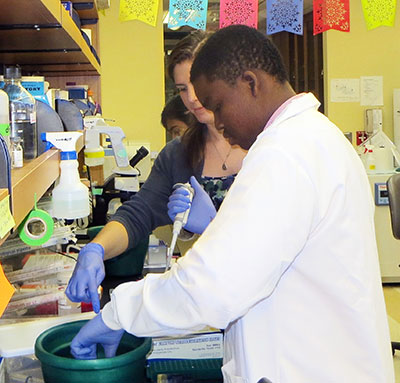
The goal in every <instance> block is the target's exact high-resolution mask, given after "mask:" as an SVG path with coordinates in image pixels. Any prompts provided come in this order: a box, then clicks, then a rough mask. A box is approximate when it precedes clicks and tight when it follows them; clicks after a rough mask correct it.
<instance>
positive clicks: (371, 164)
mask: <svg viewBox="0 0 400 383" xmlns="http://www.w3.org/2000/svg"><path fill="white" fill-rule="evenodd" d="M365 168H366V170H367V173H368V174H374V173H376V158H375V154H374V150H373V149H372V148H368V152H367V153H366V157H365Z"/></svg>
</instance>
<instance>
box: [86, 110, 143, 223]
mask: <svg viewBox="0 0 400 383" xmlns="http://www.w3.org/2000/svg"><path fill="white" fill-rule="evenodd" d="M84 124H85V149H84V154H85V164H86V165H87V166H88V167H89V171H90V172H91V171H92V170H91V168H92V169H93V168H94V167H95V166H103V164H104V155H105V151H104V148H103V146H102V145H101V143H100V137H101V134H104V135H106V136H108V139H109V141H110V143H111V148H110V150H111V151H112V154H113V157H114V159H115V164H116V167H114V168H113V169H112V172H111V174H110V175H109V177H107V178H106V179H105V180H104V181H103V179H100V180H99V179H95V177H92V176H90V178H91V183H92V185H94V186H96V187H99V188H100V187H101V189H102V193H101V194H100V195H96V204H95V208H94V210H93V224H94V225H95V226H100V225H104V224H105V223H106V217H107V216H110V215H112V214H113V213H114V212H115V210H116V209H115V208H114V207H118V206H119V205H120V204H121V203H122V202H124V201H126V200H128V199H129V198H130V197H131V196H132V194H134V193H136V192H138V191H139V174H140V173H139V171H138V170H137V169H136V168H135V166H136V165H137V163H138V162H139V161H141V160H142V159H143V158H144V157H146V156H147V154H148V153H149V152H148V150H147V149H146V148H144V147H141V148H139V149H138V150H137V152H136V155H135V156H134V157H133V158H132V159H131V160H129V158H128V153H127V151H126V149H125V145H124V143H123V139H124V138H125V134H124V132H123V130H122V129H121V128H120V127H118V126H110V125H108V124H107V123H106V122H105V120H104V118H102V117H99V116H88V117H85V119H84ZM102 170H103V169H102ZM100 178H102V177H100ZM111 201H113V202H112V203H111Z"/></svg>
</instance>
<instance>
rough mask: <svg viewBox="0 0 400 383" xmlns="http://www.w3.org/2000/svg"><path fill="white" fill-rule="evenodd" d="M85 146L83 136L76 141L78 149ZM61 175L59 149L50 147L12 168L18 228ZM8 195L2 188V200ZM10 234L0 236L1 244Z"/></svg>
mask: <svg viewBox="0 0 400 383" xmlns="http://www.w3.org/2000/svg"><path fill="white" fill-rule="evenodd" d="M82 148H83V136H81V137H80V138H79V139H78V141H77V143H76V150H77V151H78V152H79V151H81V150H82ZM59 175H60V155H59V150H58V149H50V150H47V151H46V152H44V153H43V154H41V155H40V156H39V157H38V158H35V159H34V160H32V161H29V162H25V163H24V166H23V167H22V168H19V169H12V171H11V183H12V206H13V211H12V213H13V217H14V221H15V227H14V229H16V228H17V227H18V226H19V224H20V223H21V222H22V221H23V220H24V218H25V217H26V216H27V215H28V213H29V212H30V211H31V210H32V208H33V206H34V205H35V194H36V200H37V201H39V199H40V198H41V197H42V196H43V195H44V193H46V191H47V190H48V189H49V188H50V186H51V185H52V184H53V182H54V181H55V180H56V179H57V178H58V176H59ZM7 196H8V190H7V189H0V200H2V199H4V198H6V197H7ZM7 237H8V235H6V236H5V237H4V238H0V245H1V244H2V243H3V242H4V241H5V240H6V239H7Z"/></svg>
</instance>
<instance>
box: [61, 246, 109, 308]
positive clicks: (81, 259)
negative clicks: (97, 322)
mask: <svg viewBox="0 0 400 383" xmlns="http://www.w3.org/2000/svg"><path fill="white" fill-rule="evenodd" d="M103 259H104V249H103V246H101V245H99V244H98V243H93V242H91V243H88V244H87V245H86V246H85V247H84V248H83V249H82V250H81V251H80V252H79V255H78V261H77V263H76V265H75V269H74V272H73V274H72V277H71V279H70V280H69V283H68V287H67V290H66V291H65V294H66V295H67V297H68V299H69V300H70V301H72V302H86V303H89V302H92V305H93V310H94V312H96V313H98V312H100V299H99V294H98V292H97V288H98V287H99V286H100V283H101V282H102V281H103V279H104V276H105V271H104V262H103Z"/></svg>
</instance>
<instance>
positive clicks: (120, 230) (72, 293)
mask: <svg viewBox="0 0 400 383" xmlns="http://www.w3.org/2000/svg"><path fill="white" fill-rule="evenodd" d="M207 37H208V34H207V33H205V32H203V31H195V32H193V33H191V34H189V35H187V36H186V37H185V38H183V39H182V40H181V41H180V42H179V43H178V44H177V45H176V47H175V48H174V49H173V51H172V53H171V55H170V58H169V65H168V73H169V75H170V76H171V78H172V79H173V80H174V83H175V86H176V87H177V89H178V91H179V94H180V97H181V98H182V101H183V103H184V104H185V106H186V108H187V109H188V110H189V112H191V113H192V114H193V115H194V116H195V117H196V119H197V122H196V123H195V124H192V126H190V127H189V129H188V130H187V131H186V132H185V134H184V135H183V136H182V137H181V138H176V139H174V140H172V141H170V142H169V143H168V144H167V145H166V146H165V147H164V148H163V150H162V151H161V152H160V154H159V155H158V157H157V158H156V160H155V162H154V165H153V167H152V170H151V173H150V175H149V177H148V179H147V180H146V182H145V183H144V184H143V186H142V187H141V188H140V190H139V192H138V193H136V194H135V195H134V196H133V197H132V198H131V199H130V200H129V201H127V202H125V203H124V204H123V205H122V206H121V207H120V208H119V209H118V210H117V212H116V213H115V214H114V215H113V217H112V219H111V221H110V222H108V223H107V224H106V225H105V226H104V228H103V229H102V230H101V231H100V232H99V234H98V235H97V236H96V237H95V238H94V239H93V240H92V241H91V242H90V243H89V244H87V245H86V246H85V247H84V248H83V249H82V250H81V252H80V253H79V256H78V262H77V264H76V266H75V270H74V273H73V275H72V277H71V280H70V281H69V284H68V288H67V290H66V294H67V296H68V298H69V299H70V300H71V301H73V302H92V304H93V308H94V311H95V312H98V311H99V310H100V302H99V298H98V293H97V288H98V286H99V285H100V283H101V282H102V280H103V279H104V260H107V259H111V258H114V257H116V256H118V255H119V254H122V253H123V252H125V251H126V250H127V249H130V248H133V247H135V246H136V245H137V244H138V243H139V241H140V240H142V239H143V238H146V236H148V235H149V234H150V233H151V232H152V231H153V230H154V229H156V228H157V227H160V226H164V225H168V224H171V223H172V221H173V219H174V217H175V215H176V213H177V212H179V211H178V210H179V206H178V205H179V201H174V200H173V199H172V200H171V202H170V203H169V204H168V201H169V197H170V196H171V193H173V187H174V185H175V184H176V183H186V182H188V181H189V179H190V178H191V177H192V176H194V178H195V185H194V188H195V193H196V194H197V195H198V197H200V196H201V197H202V198H201V203H200V204H201V206H200V210H201V212H202V214H203V216H202V217H201V219H199V220H197V222H196V223H195V225H193V224H192V225H191V228H192V229H191V228H190V227H186V226H185V229H187V230H190V231H191V233H197V234H200V233H202V232H203V230H204V229H205V228H206V227H207V225H208V224H209V222H210V221H211V219H212V218H213V217H214V216H215V214H216V210H218V209H219V206H220V205H221V203H222V201H223V199H224V197H225V194H226V192H227V191H228V189H229V187H230V186H231V185H232V183H233V181H234V178H235V175H236V174H237V173H238V171H239V170H240V168H241V165H242V160H243V158H244V156H245V155H246V152H245V151H244V150H242V149H241V148H239V147H238V146H237V147H232V146H231V145H230V144H229V143H228V142H227V141H226V140H225V138H224V137H223V136H222V134H221V133H219V132H218V130H217V129H216V127H215V125H214V115H213V113H212V112H210V111H209V110H207V109H206V108H204V107H203V106H202V105H201V104H200V102H199V101H198V99H197V97H196V94H195V93H194V89H193V85H192V84H191V82H190V68H191V65H192V62H193V60H194V57H195V53H196V51H197V50H198V48H199V47H200V46H201V45H202V43H203V42H204V41H205V40H206V38H207ZM197 200H199V198H197ZM176 203H178V205H177V204H176ZM168 205H169V206H168ZM168 208H169V210H168ZM186 236H187V234H186ZM191 236H192V234H190V237H191Z"/></svg>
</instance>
